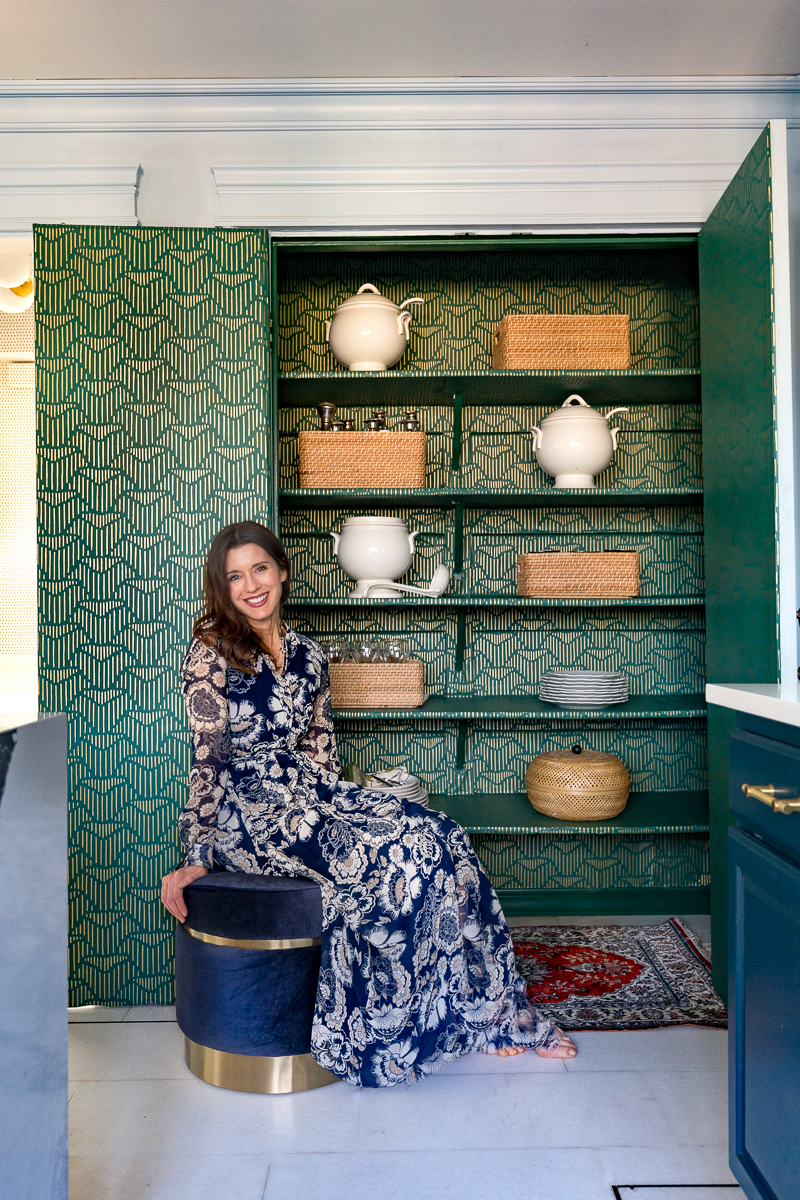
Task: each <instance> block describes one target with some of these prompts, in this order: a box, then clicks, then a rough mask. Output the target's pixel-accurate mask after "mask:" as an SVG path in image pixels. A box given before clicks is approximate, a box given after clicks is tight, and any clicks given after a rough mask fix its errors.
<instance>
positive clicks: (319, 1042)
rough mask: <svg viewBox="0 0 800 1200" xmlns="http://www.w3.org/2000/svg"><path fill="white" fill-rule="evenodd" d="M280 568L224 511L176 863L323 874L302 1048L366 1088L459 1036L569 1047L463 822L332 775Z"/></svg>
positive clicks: (483, 1044)
mask: <svg viewBox="0 0 800 1200" xmlns="http://www.w3.org/2000/svg"><path fill="white" fill-rule="evenodd" d="M290 576H291V569H290V565H289V560H288V559H287V557H286V553H285V551H284V549H283V546H282V545H281V543H280V542H279V541H278V539H277V538H276V537H275V536H274V534H272V533H271V532H270V531H269V530H268V529H266V528H265V527H264V526H263V525H258V524H256V523H255V522H252V521H244V522H241V523H240V524H237V525H229V526H228V527H227V528H226V529H223V530H222V532H221V533H219V534H218V535H217V537H216V538H215V539H214V541H213V543H212V545H211V549H210V550H209V554H208V561H207V563H206V572H205V584H204V592H205V602H206V612H205V614H204V616H202V617H200V618H199V619H198V620H197V621H196V622H195V625H194V638H193V640H192V642H191V644H190V646H189V650H188V652H187V654H186V658H185V660H184V663H183V668H182V679H183V691H184V695H185V699H186V705H187V710H188V714H189V724H190V728H191V733H192V743H193V750H194V754H193V763H192V769H191V774H190V782H189V799H188V802H187V805H186V808H185V810H184V812H183V815H182V816H181V820H180V833H181V840H182V842H183V845H184V847H185V850H186V857H185V860H184V865H183V866H182V867H180V868H179V869H178V870H177V871H173V872H172V873H171V874H170V875H167V876H165V877H164V880H163V883H162V888H161V898H162V901H163V903H164V904H165V905H166V907H167V908H168V909H169V911H170V912H171V913H172V914H173V915H174V916H175V917H177V918H178V920H179V921H183V920H184V919H185V917H186V905H185V903H184V900H183V895H182V891H183V888H184V887H185V886H186V885H187V884H188V883H191V881H192V880H193V879H197V878H198V876H200V875H204V874H205V873H206V871H208V870H209V869H210V868H211V867H213V866H215V865H216V866H218V867H224V868H225V869H226V870H228V871H244V872H250V873H255V874H274V875H302V876H305V877H307V878H310V879H314V880H316V881H317V882H318V883H319V885H320V887H321V889H322V899H323V915H324V934H323V939H322V966H321V969H320V977H319V986H318V990H317V999H316V1008H315V1012H314V1024H313V1031H312V1044H311V1052H312V1054H313V1055H314V1058H315V1059H316V1060H317V1062H318V1063H319V1064H320V1065H321V1066H323V1067H326V1068H327V1069H328V1070H330V1071H332V1072H334V1074H336V1075H341V1076H342V1077H343V1078H344V1079H346V1080H347V1081H348V1083H352V1084H357V1085H361V1086H363V1087H387V1086H389V1085H392V1084H395V1083H400V1082H408V1083H410V1082H413V1080H415V1079H419V1078H421V1077H422V1076H424V1075H427V1074H431V1073H432V1072H433V1071H436V1070H437V1069H438V1068H439V1067H440V1066H441V1064H442V1063H444V1062H448V1061H450V1060H452V1059H454V1058H457V1057H458V1056H459V1055H461V1054H464V1053H466V1052H467V1051H471V1050H485V1051H487V1052H489V1053H497V1054H515V1053H521V1052H522V1051H523V1050H525V1048H526V1047H529V1046H530V1047H533V1048H534V1049H536V1051H537V1052H538V1053H539V1054H542V1055H545V1056H548V1057H558V1058H571V1057H572V1056H573V1055H574V1054H575V1045H574V1043H573V1042H572V1041H571V1039H570V1038H568V1037H567V1036H566V1035H565V1034H563V1033H562V1032H561V1031H560V1030H559V1029H557V1028H556V1027H555V1025H554V1024H553V1023H552V1022H551V1021H549V1020H547V1019H545V1018H543V1017H542V1016H541V1014H539V1013H538V1012H537V1011H536V1009H534V1008H532V1007H531V1006H530V1004H529V1003H528V1000H527V997H526V994H525V986H524V984H523V982H522V980H521V979H520V977H519V975H518V974H517V971H516V967H515V965H514V952H513V948H512V945H511V939H510V937H509V934H508V929H507V927H506V923H505V920H504V918H503V913H502V911H501V908H500V905H499V903H498V900H497V897H496V896H495V894H494V891H493V890H492V888H491V886H490V884H489V881H488V880H487V878H486V876H485V875H484V873H483V870H482V869H481V866H480V864H479V863H478V860H477V858H476V857H475V855H474V853H473V851H472V847H471V846H470V843H469V839H468V837H467V835H466V833H465V832H464V830H463V829H462V828H461V827H460V825H457V824H456V823H455V821H451V820H450V819H449V818H448V817H446V816H445V815H444V814H443V813H436V812H431V811H430V810H428V809H427V808H425V807H424V806H423V805H419V804H414V803H409V802H408V801H404V800H399V801H398V800H394V799H392V798H391V796H389V797H384V796H376V795H375V793H374V792H370V791H367V790H365V789H364V788H360V787H358V786H357V785H356V784H352V783H345V782H343V781H342V778H341V769H340V766H339V759H338V756H337V753H336V743H335V740H334V735H333V723H332V719H331V706H330V686H329V682H328V665H327V662H326V660H325V656H324V654H323V652H322V650H321V649H320V647H319V646H318V645H317V644H316V643H315V642H312V641H311V640H310V639H309V638H306V637H303V636H302V635H301V634H298V633H295V632H294V631H293V630H290V629H287V628H286V627H285V625H283V624H282V622H281V615H280V614H281V606H282V604H283V602H284V601H285V600H286V597H287V595H288V593H289V583H290Z"/></svg>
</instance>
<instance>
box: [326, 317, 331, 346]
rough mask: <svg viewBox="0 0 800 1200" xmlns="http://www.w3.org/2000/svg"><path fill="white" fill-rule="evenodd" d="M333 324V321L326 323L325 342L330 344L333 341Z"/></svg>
mask: <svg viewBox="0 0 800 1200" xmlns="http://www.w3.org/2000/svg"><path fill="white" fill-rule="evenodd" d="M331 324H332V321H326V322H325V341H326V342H329V341H330V340H331Z"/></svg>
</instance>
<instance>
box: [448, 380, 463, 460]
mask: <svg viewBox="0 0 800 1200" xmlns="http://www.w3.org/2000/svg"><path fill="white" fill-rule="evenodd" d="M463 413H464V397H463V395H462V394H461V392H454V394H453V453H452V455H451V458H450V470H451V471H460V470H461V444H462V439H463V433H464V431H463V428H462V416H463Z"/></svg>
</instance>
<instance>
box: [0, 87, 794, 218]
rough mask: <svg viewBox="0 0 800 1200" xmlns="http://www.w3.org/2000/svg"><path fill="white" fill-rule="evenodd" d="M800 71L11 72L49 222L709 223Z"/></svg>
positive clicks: (3, 99) (6, 105) (781, 111)
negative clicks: (30, 77) (78, 78)
mask: <svg viewBox="0 0 800 1200" xmlns="http://www.w3.org/2000/svg"><path fill="white" fill-rule="evenodd" d="M771 117H786V118H787V119H788V121H789V124H790V127H792V128H796V127H798V126H800V84H799V83H798V80H797V79H796V78H772V77H769V78H761V79H758V78H738V79H724V78H709V79H703V78H693V79H598V80H587V79H562V80H558V79H551V80H543V79H539V80H515V79H497V80H450V81H448V80H416V81H415V80H394V81H393V80H372V81H370V80H350V81H347V80H332V81H324V80H323V81H313V80H312V81H309V80H302V81H295V82H292V81H265V82H264V81H262V82H258V81H256V82H248V81H242V80H229V81H224V80H223V81H214V80H201V81H197V82H192V81H188V82H183V81H177V80H167V81H152V82H147V81H144V82H135V81H134V82H124V81H123V82H117V83H106V82H101V81H88V82H75V83H73V82H69V81H67V82H53V81H38V82H37V81H31V82H18V81H10V80H5V81H0V235H2V234H6V235H8V234H11V233H20V232H26V231H27V230H29V229H30V226H31V222H32V221H34V220H38V221H60V220H63V221H82V220H83V221H88V222H108V223H117V224H121V223H125V222H134V221H136V220H139V221H141V222H142V223H143V224H146V225H159V224H188V225H213V224H217V223H222V224H258V225H267V226H268V227H270V228H272V229H274V230H276V231H286V230H292V229H297V230H303V231H314V230H341V229H362V230H368V229H381V230H386V229H413V230H424V229H437V230H445V231H446V230H453V231H461V230H476V231H477V230H482V229H512V230H513V229H544V228H547V229H564V228H576V229H591V228H599V229H609V230H610V229H614V228H618V229H622V228H625V229H633V230H651V229H658V228H670V229H696V228H697V227H698V226H699V225H700V224H701V223H702V221H703V220H704V218H705V217H706V216H707V215H708V213H709V212H710V211H711V208H712V207H713V205H714V203H715V202H716V200H717V198H718V197H719V195H720V194H721V192H722V191H723V189H724V187H725V185H726V183H727V182H728V181H729V179H730V178H731V176H732V175H733V174H734V171H735V170H736V167H737V165H738V163H739V162H740V161H741V159H742V158H743V157H744V155H745V154H746V153H747V151H748V149H749V147H750V146H751V145H752V143H753V142H754V141H755V139H756V137H757V135H758V132H759V130H760V129H761V128H762V127H763V126H764V124H765V123H766V122H767V120H769V119H770V118H771Z"/></svg>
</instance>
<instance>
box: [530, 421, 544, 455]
mask: <svg viewBox="0 0 800 1200" xmlns="http://www.w3.org/2000/svg"><path fill="white" fill-rule="evenodd" d="M531 433H532V434H533V435H534V437H533V448H534V450H541V448H542V431H541V429H540V428H539V426H538V425H531Z"/></svg>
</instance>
